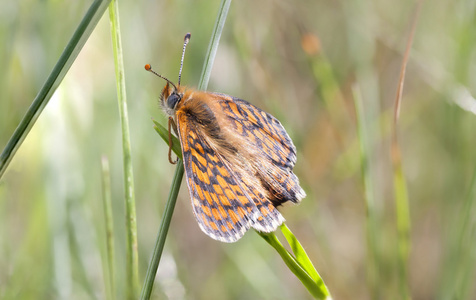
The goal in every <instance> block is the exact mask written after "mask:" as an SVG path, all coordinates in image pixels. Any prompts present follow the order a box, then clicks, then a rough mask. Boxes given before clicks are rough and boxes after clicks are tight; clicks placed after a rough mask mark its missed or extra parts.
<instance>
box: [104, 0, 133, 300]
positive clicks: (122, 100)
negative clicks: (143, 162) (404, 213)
mask: <svg viewBox="0 0 476 300" xmlns="http://www.w3.org/2000/svg"><path fill="white" fill-rule="evenodd" d="M109 19H110V22H111V34H112V44H113V47H112V49H113V52H114V64H115V70H116V85H117V100H118V104H119V115H120V119H121V129H122V151H123V159H124V189H125V191H124V192H125V201H126V235H127V239H126V243H127V244H126V277H127V285H126V297H127V299H137V295H138V294H139V254H138V251H137V220H136V204H135V196H134V176H133V169H132V155H131V141H130V134H129V121H128V116H127V101H126V84H125V79H124V64H123V59H122V45H121V35H120V33H121V30H120V27H119V24H120V23H119V11H118V5H117V1H115V0H113V1H111V3H110V5H109Z"/></svg>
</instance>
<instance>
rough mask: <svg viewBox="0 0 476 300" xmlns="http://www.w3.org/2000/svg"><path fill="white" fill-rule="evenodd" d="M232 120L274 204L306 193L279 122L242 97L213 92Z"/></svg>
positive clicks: (297, 198)
mask: <svg viewBox="0 0 476 300" xmlns="http://www.w3.org/2000/svg"><path fill="white" fill-rule="evenodd" d="M216 95H218V96H220V97H221V99H220V100H219V103H220V105H221V107H222V109H223V111H224V112H225V114H226V115H227V118H228V119H229V120H230V123H231V124H232V128H233V129H232V130H234V132H235V133H236V134H239V135H241V136H242V137H243V139H244V140H246V141H247V143H248V148H251V149H253V152H254V154H255V157H257V159H256V161H255V164H256V170H257V173H258V175H259V177H260V178H261V181H262V184H263V185H265V186H266V187H267V188H268V189H270V190H271V191H272V195H271V196H272V197H271V201H272V202H273V204H274V205H275V206H278V205H281V204H283V203H284V202H287V201H291V202H294V203H298V202H299V201H301V199H303V198H304V197H305V196H306V193H305V192H304V191H303V190H302V188H301V187H300V185H299V180H298V178H297V176H296V175H295V174H294V173H293V172H292V170H293V168H294V165H295V164H296V147H295V146H294V144H293V142H292V140H291V138H290V137H289V135H288V133H287V132H286V130H285V129H284V127H283V126H282V125H281V123H280V122H279V121H278V120H277V119H276V118H275V117H273V116H272V115H270V114H268V113H267V112H265V111H263V110H261V109H259V108H258V107H256V106H254V105H252V104H251V103H248V102H247V101H245V100H242V99H238V98H235V97H230V96H228V95H224V94H216Z"/></svg>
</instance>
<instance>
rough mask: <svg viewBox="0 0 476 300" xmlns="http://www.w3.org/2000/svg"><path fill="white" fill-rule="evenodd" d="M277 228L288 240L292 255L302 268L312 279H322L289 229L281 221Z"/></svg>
mask: <svg viewBox="0 0 476 300" xmlns="http://www.w3.org/2000/svg"><path fill="white" fill-rule="evenodd" d="M279 228H280V229H281V232H282V233H283V235H284V237H285V238H286V240H287V241H288V244H289V246H291V250H293V253H294V256H295V257H296V260H297V261H298V263H299V264H300V265H301V266H302V267H303V269H304V270H306V272H307V273H308V274H309V275H310V276H311V277H312V279H314V281H316V282H317V281H319V280H321V281H322V279H321V276H319V273H318V272H317V270H316V268H314V265H313V264H312V262H311V260H310V259H309V257H308V256H307V253H306V251H305V250H304V248H303V247H302V246H301V243H300V242H299V240H298V239H297V238H296V237H295V236H294V234H293V233H292V232H291V230H289V228H288V227H287V226H286V224H285V223H283V225H281V226H280V227H279Z"/></svg>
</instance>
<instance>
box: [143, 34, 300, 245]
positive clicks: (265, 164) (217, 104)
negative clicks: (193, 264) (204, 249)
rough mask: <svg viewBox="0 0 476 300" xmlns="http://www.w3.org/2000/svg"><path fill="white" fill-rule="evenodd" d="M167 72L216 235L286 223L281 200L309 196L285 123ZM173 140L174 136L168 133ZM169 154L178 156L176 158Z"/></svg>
mask: <svg viewBox="0 0 476 300" xmlns="http://www.w3.org/2000/svg"><path fill="white" fill-rule="evenodd" d="M189 40H190V33H188V34H187V35H186V36H185V41H184V45H183V52H182V63H181V65H180V72H179V79H178V83H177V85H175V84H174V83H172V82H171V81H170V80H168V79H167V78H165V77H163V76H162V75H159V74H157V73H156V72H154V71H153V70H152V68H151V66H150V65H146V66H145V69H146V70H147V71H150V72H152V73H154V74H155V75H157V76H159V77H161V78H163V79H165V80H166V81H167V84H166V85H165V87H164V89H163V90H162V94H161V96H160V104H161V106H162V108H163V110H164V111H165V112H166V113H167V115H169V134H171V133H170V131H171V128H170V127H173V128H174V130H175V132H176V133H177V135H178V137H179V139H180V143H181V146H182V154H183V164H184V167H185V174H186V180H187V185H188V189H189V192H190V198H191V199H192V207H193V211H194V213H195V218H196V220H197V222H198V225H199V226H200V228H201V229H202V231H203V232H205V233H206V234H208V235H209V236H210V237H212V238H213V239H215V240H219V241H222V242H235V241H237V240H238V239H240V238H241V237H242V236H243V235H244V234H245V232H246V231H247V230H248V229H249V228H250V227H253V228H254V229H256V230H258V231H261V232H272V231H275V230H276V229H277V227H278V226H279V225H281V224H282V223H283V222H284V218H283V216H282V215H281V213H280V212H279V211H278V210H277V209H276V207H278V206H279V205H281V204H283V203H285V202H287V201H291V202H293V203H298V202H300V201H301V199H302V198H304V197H305V196H306V194H305V192H304V191H303V190H302V188H301V187H300V186H299V180H298V178H297V177H296V175H295V174H294V173H293V171H292V170H293V167H294V165H295V163H296V148H295V147H294V144H293V142H292V141H291V139H290V138H289V135H288V134H287V133H286V130H285V129H284V128H283V126H282V125H281V123H280V122H279V121H278V120H277V119H276V118H275V117H273V116H272V115H270V114H268V113H266V112H264V111H263V110H261V109H259V108H257V107H256V106H254V105H252V104H250V103H248V102H246V101H245V100H241V99H238V98H235V97H232V96H228V95H225V94H220V93H211V92H204V91H197V90H194V89H191V88H187V87H184V86H181V85H180V78H181V73H182V66H183V58H184V55H185V48H186V46H187V44H188V42H189ZM169 141H171V139H169ZM169 161H170V162H171V163H174V162H173V161H172V160H171V158H170V149H169Z"/></svg>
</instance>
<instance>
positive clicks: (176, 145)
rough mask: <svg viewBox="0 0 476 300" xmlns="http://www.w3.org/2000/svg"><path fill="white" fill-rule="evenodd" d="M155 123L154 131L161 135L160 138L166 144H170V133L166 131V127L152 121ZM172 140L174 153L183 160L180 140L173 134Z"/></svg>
mask: <svg viewBox="0 0 476 300" xmlns="http://www.w3.org/2000/svg"><path fill="white" fill-rule="evenodd" d="M152 122H154V124H155V125H154V129H155V131H157V133H158V134H159V135H160V137H161V138H162V139H163V140H164V142H165V143H166V144H167V145H168V144H169V131H168V130H167V129H165V127H164V126H162V125H161V124H160V123H159V122H157V121H156V120H152ZM170 136H171V138H172V151H173V152H174V153H175V155H177V156H178V157H179V158H180V159H182V148H181V147H180V141H179V139H178V138H177V137H176V136H175V135H173V134H171V135H170Z"/></svg>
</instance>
